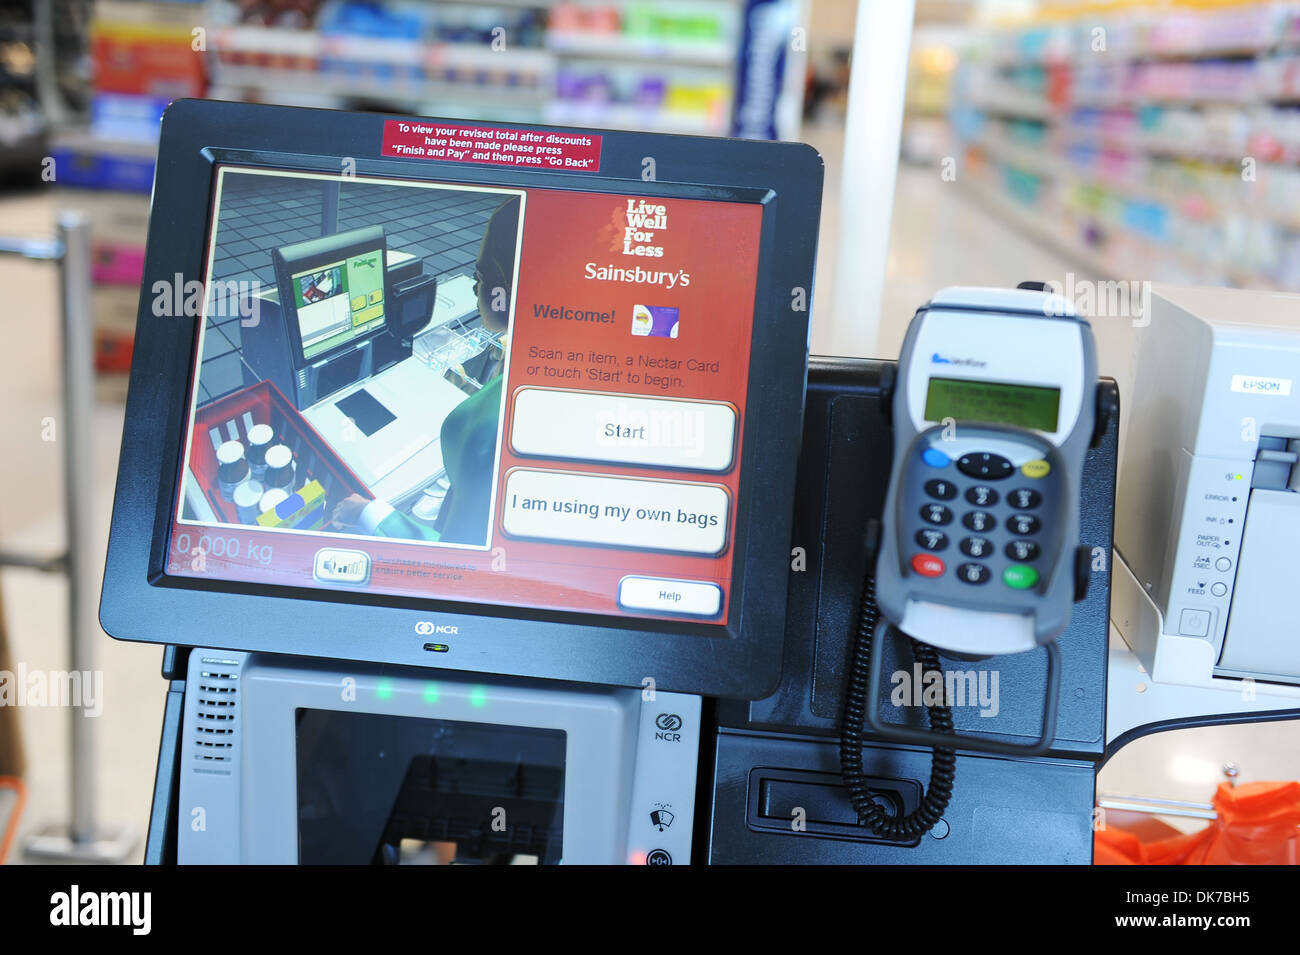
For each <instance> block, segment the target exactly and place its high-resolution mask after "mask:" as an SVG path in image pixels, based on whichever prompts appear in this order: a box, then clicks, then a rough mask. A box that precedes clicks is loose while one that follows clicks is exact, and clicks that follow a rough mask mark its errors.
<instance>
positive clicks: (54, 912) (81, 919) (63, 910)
mask: <svg viewBox="0 0 1300 955" xmlns="http://www.w3.org/2000/svg"><path fill="white" fill-rule="evenodd" d="M152 911H153V893H152V892H82V891H81V887H80V886H77V885H74V886H72V887H71V888H70V889H69V890H68V891H67V892H55V893H54V894H53V895H51V896H50V924H51V925H66V926H82V925H84V926H96V927H97V926H129V927H130V929H131V934H133V935H148V934H149V931H150V929H151V928H152V926H153V918H152Z"/></svg>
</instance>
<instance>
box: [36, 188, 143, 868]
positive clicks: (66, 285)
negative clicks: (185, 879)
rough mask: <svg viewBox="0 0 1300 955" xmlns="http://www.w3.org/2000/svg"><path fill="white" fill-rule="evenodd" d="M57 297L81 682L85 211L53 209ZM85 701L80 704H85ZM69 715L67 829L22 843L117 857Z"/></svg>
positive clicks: (91, 615)
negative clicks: (58, 250) (99, 823)
mask: <svg viewBox="0 0 1300 955" xmlns="http://www.w3.org/2000/svg"><path fill="white" fill-rule="evenodd" d="M58 224H59V242H60V244H61V245H62V251H63V255H62V258H61V260H60V262H59V278H60V298H61V300H62V306H63V327H62V332H63V341H62V357H63V420H62V421H60V422H59V425H58V426H59V429H60V430H61V431H62V434H61V435H59V438H60V440H61V441H62V443H63V472H64V473H63V497H64V509H65V512H66V515H67V517H66V521H67V523H66V528H65V533H66V536H67V546H68V553H67V573H68V630H69V634H68V636H69V644H70V647H71V661H70V670H71V672H72V673H80V674H81V680H82V685H83V686H84V685H85V682H86V681H87V680H88V679H90V678H92V674H93V673H94V665H95V664H94V657H95V653H94V647H95V640H96V639H98V637H99V619H98V615H97V613H96V599H95V597H96V594H97V592H98V587H97V585H96V581H95V574H94V566H93V562H92V561H91V559H90V554H91V550H90V546H89V543H88V541H87V536H88V531H89V529H90V527H91V526H92V521H93V511H94V484H93V481H92V478H93V476H94V468H93V458H92V451H93V440H94V415H95V395H94V389H95V367H94V353H93V348H92V342H93V338H94V329H93V325H92V309H93V302H92V299H91V285H90V264H91V246H90V221H89V219H88V218H87V217H86V215H85V214H84V213H80V212H63V213H60V214H59V220H58ZM83 702H84V701H83ZM68 718H69V719H70V720H71V734H70V737H69V743H70V746H71V759H70V762H69V782H70V786H71V817H70V820H69V824H68V826H67V829H66V831H59V830H54V829H49V830H46V831H44V832H42V833H40V834H38V835H36V836H33V837H32V838H31V839H30V840H28V843H27V854H28V855H30V856H36V857H45V858H55V859H63V860H76V861H81V862H120V861H122V860H123V859H124V858H125V857H126V856H127V855H128V854H129V853H130V851H131V849H132V847H133V846H134V844H135V837H134V835H133V834H132V833H131V832H130V831H129V830H127V829H121V830H119V831H116V832H114V833H111V834H105V833H102V832H100V831H99V829H98V828H97V827H96V823H95V744H94V734H93V733H92V729H93V728H94V722H93V720H92V719H90V718H89V717H87V716H86V714H85V712H84V711H83V710H82V709H81V707H73V708H71V709H70V710H69V717H68Z"/></svg>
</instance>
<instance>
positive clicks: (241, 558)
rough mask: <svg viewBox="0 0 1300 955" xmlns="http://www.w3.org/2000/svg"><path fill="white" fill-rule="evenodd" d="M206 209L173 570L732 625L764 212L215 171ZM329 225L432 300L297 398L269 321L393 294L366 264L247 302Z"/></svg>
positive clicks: (315, 341) (350, 319)
mask: <svg viewBox="0 0 1300 955" xmlns="http://www.w3.org/2000/svg"><path fill="white" fill-rule="evenodd" d="M211 221H212V223H213V225H212V228H211V233H210V236H209V240H208V262H207V269H208V273H207V274H208V281H209V284H210V285H213V286H216V285H220V287H221V288H222V289H224V290H225V294H226V295H227V296H229V295H230V294H232V293H231V290H232V289H233V290H235V293H234V294H237V295H238V296H241V298H240V302H239V307H238V308H231V307H229V306H228V305H227V306H226V307H222V299H220V298H215V297H212V296H210V297H209V302H208V306H207V308H206V309H205V313H204V316H203V319H202V325H201V328H200V341H199V344H198V348H197V352H196V356H195V362H196V374H195V375H194V376H193V379H192V380H193V382H194V385H193V392H192V395H191V405H190V412H189V427H188V432H187V435H186V447H185V459H184V462H183V464H184V468H183V473H182V482H181V488H180V491H179V494H178V499H177V502H176V511H175V518H174V522H173V526H172V532H171V537H170V547H169V552H168V559H167V563H166V570H167V572H168V573H169V574H171V575H174V576H190V577H207V578H215V579H219V580H231V581H242V582H250V583H259V584H277V585H283V586H293V587H308V588H322V589H330V590H344V591H348V590H351V591H364V592H371V593H382V594H392V595H400V596H408V597H420V598H429V599H439V600H451V601H462V602H468V603H486V604H498V605H509V606H520V607H530V608H541V609H551V610H560V611H571V612H584V613H599V614H609V615H615V616H630V617H642V618H652V619H678V620H685V621H688V622H695V623H704V624H716V625H721V624H723V623H725V621H726V617H727V610H728V604H729V601H730V599H731V594H730V588H731V580H732V571H733V563H734V546H735V543H734V542H735V533H736V529H735V522H736V513H737V511H736V508H737V495H738V494H739V493H740V461H741V451H742V448H741V443H742V442H741V436H742V434H743V429H744V416H745V399H746V391H747V388H748V385H749V362H750V341H751V336H752V326H753V322H754V304H755V295H756V286H757V277H758V276H757V272H758V253H759V240H760V232H761V221H762V208H761V206H759V205H758V204H756V203H741V202H727V201H721V200H696V199H681V198H646V197H644V196H627V195H613V194H609V193H597V192H577V191H560V190H553V189H537V188H528V189H513V188H495V187H489V186H463V185H456V184H449V183H434V182H415V181H410V180H396V179H379V178H373V177H366V176H359V175H358V176H350V177H345V178H340V177H338V176H327V175H323V174H318V173H300V172H289V171H278V170H266V169H251V168H244V167H239V166H230V165H226V166H221V167H219V168H218V170H217V173H216V185H215V189H214V195H213V211H212V220H211ZM323 223H331V224H332V226H333V227H334V228H336V229H337V231H338V232H339V233H342V232H345V231H347V230H349V229H356V228H359V227H362V226H375V225H378V226H382V227H383V229H384V235H385V241H386V243H387V246H388V256H389V263H388V268H389V270H390V280H391V281H390V282H389V284H388V285H387V287H388V288H390V289H394V288H401V287H402V284H403V283H404V282H405V281H406V280H407V279H408V278H410V277H411V276H410V275H408V274H405V273H404V274H402V275H399V276H394V275H392V274H391V271H392V269H393V268H394V264H393V263H394V262H397V263H399V265H398V267H400V268H403V269H407V270H410V271H411V272H412V273H413V274H420V273H421V272H422V273H423V274H426V275H428V274H432V275H435V276H436V277H437V288H438V294H437V296H436V301H430V300H431V299H432V298H433V297H432V296H426V297H425V298H426V301H428V305H425V306H422V307H425V308H431V309H432V312H431V314H430V315H429V316H428V321H427V325H426V326H425V327H424V329H423V330H422V331H417V332H416V333H415V334H414V335H413V336H410V337H405V338H403V339H401V340H399V339H397V338H396V337H393V336H390V335H379V336H377V337H375V338H373V339H372V341H373V342H374V346H373V348H372V351H373V360H368V361H366V362H364V363H363V362H355V363H352V364H350V365H349V366H348V375H347V377H349V378H350V379H352V380H349V381H346V382H344V383H343V384H342V385H341V386H339V383H338V382H333V381H331V383H330V384H331V391H330V392H324V391H322V390H321V389H320V388H317V389H316V391H315V392H312V390H311V389H310V388H306V387H305V385H304V383H305V382H307V381H308V379H306V378H303V377H300V375H305V374H306V373H307V372H308V371H309V370H310V369H302V370H301V371H299V370H297V369H296V366H295V363H294V362H293V361H292V360H291V357H292V356H289V355H287V354H286V352H287V350H288V349H289V348H291V347H292V346H291V345H290V344H289V343H290V342H292V340H293V337H294V336H293V335H289V334H282V331H283V328H282V326H283V324H284V323H286V322H289V321H296V322H297V323H298V331H299V334H300V336H301V341H302V344H303V350H304V352H305V353H306V354H307V356H308V357H310V356H311V355H312V354H313V353H318V352H324V351H327V350H329V349H332V348H334V347H336V346H337V344H338V343H339V341H340V340H343V339H345V338H346V337H347V336H356V335H360V334H363V333H364V334H369V333H370V332H371V331H372V329H373V325H374V323H377V322H378V323H382V322H383V314H384V308H385V307H386V306H387V305H388V303H385V302H384V301H383V289H384V288H385V284H384V281H383V276H382V275H381V274H379V270H378V269H372V267H371V264H370V262H369V261H367V260H368V259H369V258H372V256H368V255H360V254H358V255H346V256H341V257H340V259H339V261H337V262H328V261H327V264H325V265H321V266H318V267H313V268H311V269H310V270H305V271H298V272H295V273H294V274H293V276H292V278H293V291H294V299H295V300H294V302H293V306H294V308H293V309H292V310H290V309H280V308H279V307H278V305H277V301H278V300H275V299H273V298H268V297H267V296H265V295H263V294H262V293H263V291H264V290H265V289H268V288H274V287H275V284H276V277H275V272H274V268H273V266H272V260H271V253H272V251H273V250H274V249H277V248H282V247H284V246H287V245H291V244H293V243H298V242H306V241H311V240H316V239H320V238H324V237H325V235H324V234H323V232H322V228H323V226H322V224H323ZM373 257H374V258H378V256H377V255H376V256H373ZM376 264H379V263H376ZM250 303H251V304H252V305H253V306H256V307H249V305H250ZM391 307H392V308H393V309H395V310H396V309H403V308H405V307H406V306H405V305H404V304H403V303H402V302H401V301H394V303H392V306H391ZM395 314H396V312H395ZM277 323H279V324H277ZM416 327H417V328H418V327H419V326H418V323H417V325H416ZM318 395H327V397H322V398H320V399H319V400H317V396H318ZM431 639H436V637H431Z"/></svg>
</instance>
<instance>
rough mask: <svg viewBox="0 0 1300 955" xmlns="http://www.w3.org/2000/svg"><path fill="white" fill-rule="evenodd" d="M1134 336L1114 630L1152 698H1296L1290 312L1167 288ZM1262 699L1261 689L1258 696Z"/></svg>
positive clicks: (1298, 397) (1299, 655) (1215, 293)
mask: <svg viewBox="0 0 1300 955" xmlns="http://www.w3.org/2000/svg"><path fill="white" fill-rule="evenodd" d="M1150 318H1151V324H1150V326H1149V327H1146V328H1139V329H1137V330H1136V333H1135V334H1136V339H1137V346H1136V351H1135V364H1134V367H1133V381H1134V385H1133V389H1132V397H1131V398H1130V399H1129V414H1128V416H1127V420H1128V430H1127V433H1126V435H1125V441H1124V444H1123V445H1121V449H1120V468H1119V487H1118V490H1117V494H1116V502H1115V547H1116V549H1117V551H1118V556H1119V560H1118V561H1117V564H1116V567H1115V574H1114V581H1113V589H1114V606H1113V607H1112V615H1113V617H1114V619H1115V623H1116V625H1117V626H1118V627H1119V629H1120V632H1121V633H1122V634H1123V636H1124V638H1125V640H1126V641H1127V642H1128V644H1129V645H1130V646H1131V647H1132V648H1133V649H1134V650H1135V651H1136V652H1137V654H1138V657H1139V659H1140V660H1141V661H1142V663H1143V665H1144V666H1145V667H1146V668H1147V671H1148V672H1149V673H1150V674H1151V676H1152V678H1153V679H1154V680H1156V681H1158V682H1167V683H1179V684H1184V685H1192V686H1220V687H1224V688H1231V687H1233V686H1234V685H1236V686H1240V682H1239V681H1243V680H1246V679H1250V680H1254V681H1258V682H1260V683H1261V684H1277V685H1278V686H1277V687H1275V689H1276V691H1278V692H1282V693H1284V694H1287V695H1289V694H1291V693H1294V692H1296V690H1295V689H1293V688H1294V687H1300V639H1297V636H1296V626H1295V619H1296V616H1295V615H1296V609H1295V608H1296V605H1295V602H1294V601H1295V600H1296V584H1297V580H1298V579H1300V578H1297V568H1300V463H1297V462H1298V459H1300V299H1297V298H1296V297H1295V296H1293V295H1278V294H1270V293H1261V292H1244V291H1235V290H1229V289H1211V288H1161V287H1157V289H1156V290H1155V294H1154V295H1153V296H1152V307H1151V310H1150ZM1261 691H1264V687H1261Z"/></svg>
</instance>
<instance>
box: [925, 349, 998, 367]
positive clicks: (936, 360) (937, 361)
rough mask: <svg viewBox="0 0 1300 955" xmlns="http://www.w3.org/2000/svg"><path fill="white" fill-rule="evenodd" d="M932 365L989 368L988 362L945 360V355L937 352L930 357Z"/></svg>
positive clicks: (974, 359)
mask: <svg viewBox="0 0 1300 955" xmlns="http://www.w3.org/2000/svg"><path fill="white" fill-rule="evenodd" d="M930 364H932V365H965V366H966V367H968V368H984V367H987V366H988V362H986V361H980V360H979V359H978V358H945V357H944V356H943V355H940V354H939V353H938V352H935V353H934V354H933V355H931V356H930Z"/></svg>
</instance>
